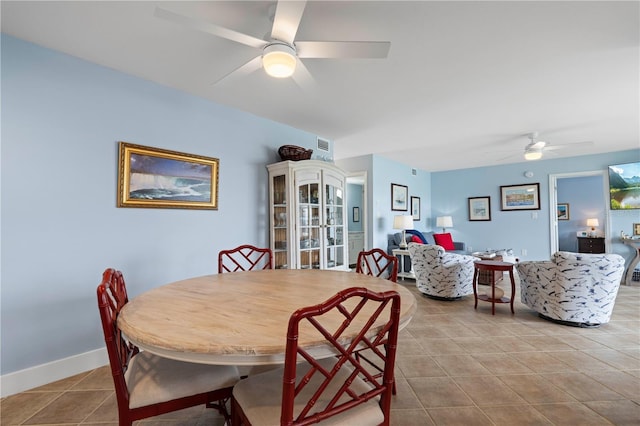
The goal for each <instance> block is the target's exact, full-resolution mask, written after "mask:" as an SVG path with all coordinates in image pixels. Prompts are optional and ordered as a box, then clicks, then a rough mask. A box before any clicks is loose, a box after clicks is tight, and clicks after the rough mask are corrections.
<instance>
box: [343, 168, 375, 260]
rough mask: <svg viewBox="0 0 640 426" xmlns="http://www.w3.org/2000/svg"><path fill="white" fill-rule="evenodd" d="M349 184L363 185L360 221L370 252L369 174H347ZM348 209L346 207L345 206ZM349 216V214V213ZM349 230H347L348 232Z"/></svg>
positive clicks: (365, 246) (364, 172) (365, 244)
mask: <svg viewBox="0 0 640 426" xmlns="http://www.w3.org/2000/svg"><path fill="white" fill-rule="evenodd" d="M347 183H357V184H359V185H362V208H361V209H360V221H361V222H362V232H363V233H364V249H365V250H369V248H368V247H369V232H368V231H367V229H368V228H369V221H368V219H367V218H368V217H369V209H368V206H369V204H368V202H367V172H366V170H365V171H361V172H350V173H347ZM345 208H346V205H345ZM347 214H348V212H347ZM348 231H349V230H348V229H347V232H348Z"/></svg>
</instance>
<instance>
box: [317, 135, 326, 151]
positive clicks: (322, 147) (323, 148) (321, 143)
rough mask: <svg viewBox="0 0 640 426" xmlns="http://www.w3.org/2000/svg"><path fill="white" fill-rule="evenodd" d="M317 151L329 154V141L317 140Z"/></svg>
mask: <svg viewBox="0 0 640 426" xmlns="http://www.w3.org/2000/svg"><path fill="white" fill-rule="evenodd" d="M318 150H319V151H324V152H329V141H328V140H326V139H320V138H318Z"/></svg>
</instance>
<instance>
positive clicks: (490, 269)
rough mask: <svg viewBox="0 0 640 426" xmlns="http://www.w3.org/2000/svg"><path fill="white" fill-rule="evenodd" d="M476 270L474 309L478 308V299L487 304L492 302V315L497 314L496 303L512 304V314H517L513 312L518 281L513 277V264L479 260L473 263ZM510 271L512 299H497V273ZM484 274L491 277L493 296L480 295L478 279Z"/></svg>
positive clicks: (474, 277) (474, 275) (474, 276)
mask: <svg viewBox="0 0 640 426" xmlns="http://www.w3.org/2000/svg"><path fill="white" fill-rule="evenodd" d="M473 264H474V267H475V270H474V272H473V297H474V299H475V305H474V306H473V307H474V309H477V308H478V299H480V300H484V301H485V302H491V315H495V314H496V303H510V304H511V313H512V314H513V313H515V312H514V310H513V299H514V298H515V295H516V281H515V279H514V277H513V263H509V262H500V261H493V260H479V261H476V262H474V263H473ZM504 271H508V272H509V278H510V280H511V297H506V296H503V297H500V298H496V297H495V295H496V280H495V272H500V273H501V274H502V272H504ZM482 272H485V273H488V275H489V276H490V277H491V283H490V285H491V296H489V295H484V294H478V277H479V276H480V274H481V273H482Z"/></svg>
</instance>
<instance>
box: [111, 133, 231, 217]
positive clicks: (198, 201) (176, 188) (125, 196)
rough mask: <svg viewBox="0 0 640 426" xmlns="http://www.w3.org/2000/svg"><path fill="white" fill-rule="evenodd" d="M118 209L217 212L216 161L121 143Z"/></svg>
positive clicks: (217, 167)
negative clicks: (206, 210)
mask: <svg viewBox="0 0 640 426" xmlns="http://www.w3.org/2000/svg"><path fill="white" fill-rule="evenodd" d="M118 151H119V155H118V207H147V208H169V209H211V210H217V209H218V169H219V164H220V161H219V160H218V159H217V158H211V157H204V156H201V155H194V154H185V153H183V152H176V151H169V150H166V149H159V148H152V147H148V146H142V145H134V144H131V143H127V142H119V150H118Z"/></svg>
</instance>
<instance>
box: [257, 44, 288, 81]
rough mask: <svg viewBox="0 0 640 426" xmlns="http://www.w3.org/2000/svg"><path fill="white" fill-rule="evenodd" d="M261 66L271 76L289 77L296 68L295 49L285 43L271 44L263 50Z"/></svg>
mask: <svg viewBox="0 0 640 426" xmlns="http://www.w3.org/2000/svg"><path fill="white" fill-rule="evenodd" d="M262 66H263V67H264V70H265V72H266V73H267V74H269V75H270V76H271V77H277V78H286V77H290V76H291V75H292V74H293V72H294V71H295V70H296V55H295V51H294V50H293V49H292V48H291V47H290V46H287V45H286V44H280V43H276V44H271V45H269V46H267V47H265V48H264V50H263V53H262Z"/></svg>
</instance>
